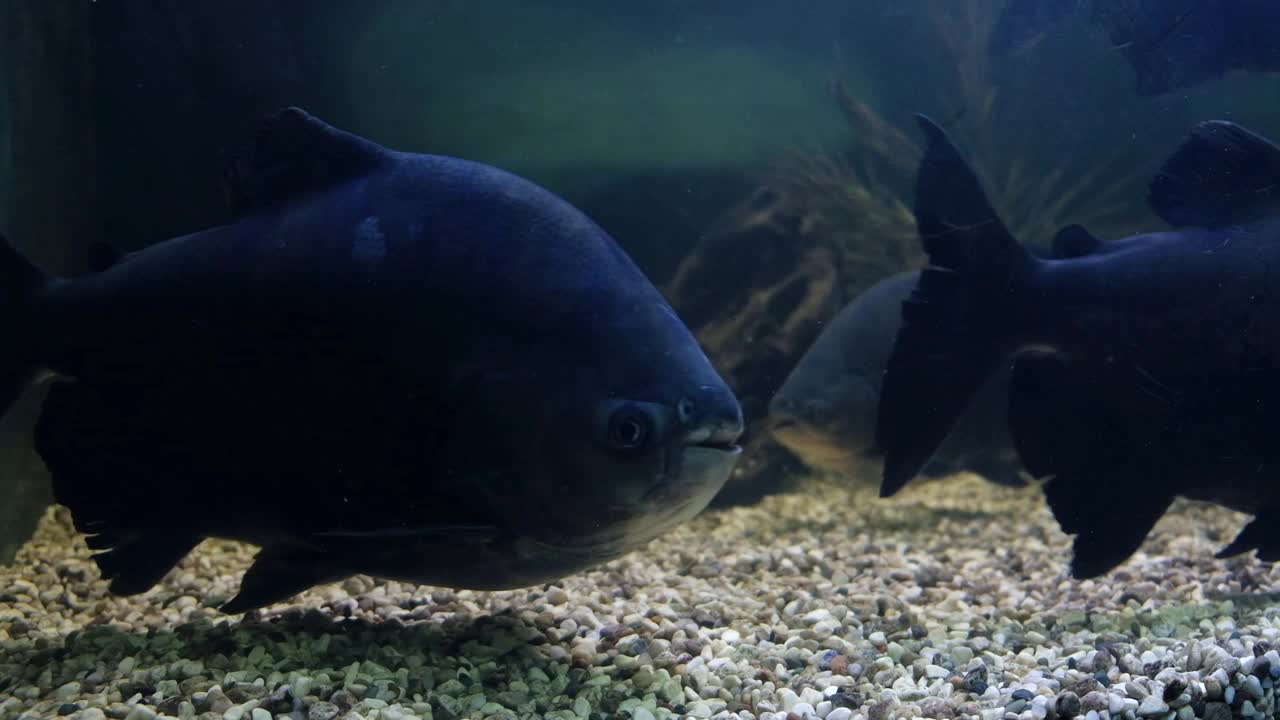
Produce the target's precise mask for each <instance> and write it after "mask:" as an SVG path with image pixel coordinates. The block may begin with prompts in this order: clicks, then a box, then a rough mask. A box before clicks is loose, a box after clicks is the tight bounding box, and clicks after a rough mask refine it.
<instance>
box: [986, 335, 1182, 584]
mask: <svg viewBox="0 0 1280 720" xmlns="http://www.w3.org/2000/svg"><path fill="white" fill-rule="evenodd" d="M1168 409H1169V405H1168V404H1167V403H1163V402H1159V401H1156V400H1154V399H1153V398H1151V397H1150V396H1149V395H1147V394H1144V393H1143V392H1142V390H1141V389H1140V388H1136V387H1135V386H1134V383H1133V382H1131V381H1130V376H1129V375H1126V374H1125V373H1123V372H1103V373H1099V372H1091V371H1086V370H1084V369H1082V368H1079V367H1073V366H1072V365H1071V364H1070V360H1069V358H1065V357H1060V356H1055V355H1037V354H1027V355H1023V356H1022V357H1019V358H1018V359H1017V361H1016V363H1015V365H1014V372H1013V377H1012V379H1011V381H1010V392H1009V423H1010V431H1011V432H1012V434H1013V437H1014V443H1015V445H1016V447H1017V448H1018V453H1019V455H1020V456H1021V457H1022V461H1023V464H1024V466H1025V467H1026V469H1027V471H1028V472H1029V473H1030V474H1031V475H1032V476H1034V477H1037V478H1042V479H1047V481H1046V482H1045V485H1044V493H1045V498H1046V500H1047V501H1048V504H1049V508H1050V509H1051V510H1052V511H1053V516H1054V519H1055V520H1057V522H1058V526H1059V527H1061V528H1062V531H1063V532H1065V533H1067V534H1068V535H1074V536H1075V539H1074V541H1073V544H1072V558H1071V575H1072V577H1074V578H1076V579H1085V578H1091V577H1096V576H1098V575H1101V574H1103V573H1106V572H1107V571H1109V570H1111V569H1113V568H1115V567H1116V566H1117V565H1119V564H1120V563H1122V562H1124V561H1125V560H1126V559H1127V558H1128V557H1129V556H1130V555H1132V554H1133V553H1134V552H1135V551H1137V549H1138V548H1139V547H1140V546H1141V545H1142V543H1143V541H1144V540H1145V539H1146V537H1147V535H1148V533H1150V532H1151V529H1152V528H1153V527H1154V526H1155V524H1156V522H1157V521H1159V519H1160V517H1161V516H1162V515H1164V513H1165V511H1166V510H1168V508H1169V505H1170V504H1171V503H1172V502H1173V499H1174V497H1175V495H1176V489H1177V487H1178V485H1177V482H1176V480H1175V479H1174V473H1172V472H1170V470H1171V469H1170V467H1169V463H1170V462H1171V461H1170V460H1169V458H1168V457H1166V456H1165V454H1164V453H1163V452H1162V449H1167V447H1166V446H1165V445H1164V444H1162V443H1165V442H1167V441H1168V438H1165V437H1163V436H1162V435H1161V433H1162V432H1163V430H1162V428H1164V427H1166V426H1167V425H1168V422H1167V418H1165V417H1163V416H1162V413H1163V412H1166V411H1167V410H1168Z"/></svg>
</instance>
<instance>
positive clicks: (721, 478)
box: [489, 308, 743, 557]
mask: <svg viewBox="0 0 1280 720" xmlns="http://www.w3.org/2000/svg"><path fill="white" fill-rule="evenodd" d="M666 312H667V313H670V310H669V308H668V309H667V310H666ZM632 320H634V319H632ZM659 320H660V322H656V323H653V324H650V325H645V324H643V323H642V324H639V325H637V324H636V323H635V322H634V321H633V322H628V323H626V325H627V327H626V328H625V330H626V332H625V333H622V337H618V336H617V334H614V333H608V334H606V333H601V335H602V336H603V337H597V338H594V340H593V342H592V343H591V344H590V346H589V347H584V346H581V345H576V346H575V345H574V344H573V343H570V342H562V343H556V344H551V345H546V346H544V347H542V348H539V349H538V350H535V351H530V352H528V353H527V354H526V356H525V357H526V359H527V360H528V363H529V366H531V367H534V368H536V373H535V374H534V375H532V376H530V377H529V380H528V382H526V383H524V384H523V385H524V386H525V391H524V392H525V395H526V397H527V398H528V399H529V401H530V402H531V403H533V405H532V406H531V408H530V412H529V413H527V414H526V417H532V418H534V421H533V422H532V424H531V425H530V426H529V427H527V428H525V430H526V431H527V432H526V433H525V437H527V441H526V442H524V443H523V444H522V447H521V448H520V449H519V451H518V452H517V453H516V455H515V456H516V457H518V458H519V460H520V463H519V465H520V466H519V471H518V472H516V473H511V474H508V475H507V476H506V477H505V479H504V481H503V483H502V484H501V486H500V487H495V488H494V490H492V491H491V492H490V493H489V497H490V503H491V505H492V507H493V509H494V511H495V512H496V513H497V514H498V515H499V516H500V517H501V518H502V520H503V522H504V524H506V525H507V526H508V527H511V528H512V529H513V530H515V531H516V533H517V534H519V535H521V536H523V537H524V538H526V539H528V540H531V541H533V542H534V544H536V545H538V546H541V547H542V551H543V552H550V551H554V552H564V553H591V554H595V555H598V556H600V557H612V556H617V555H619V554H621V553H623V552H627V551H630V550H632V549H635V548H638V547H640V546H642V545H644V544H646V543H648V542H649V541H651V540H653V539H654V538H657V537H659V536H661V535H663V534H665V533H667V532H669V531H670V530H671V529H673V528H675V527H676V526H678V525H680V524H682V523H684V522H685V521H687V520H689V519H691V518H692V517H694V516H695V515H697V514H698V513H699V512H701V511H702V510H703V509H704V508H705V507H706V506H707V505H708V504H709V503H710V502H711V500H712V498H713V497H714V496H715V495H716V494H717V493H718V492H719V491H720V489H721V488H722V487H723V486H724V484H725V482H726V481H727V480H728V478H729V475H730V473H731V472H732V470H733V468H734V466H735V464H736V463H737V460H738V457H739V455H740V453H741V448H740V447H739V446H738V445H737V441H738V439H739V437H740V435H741V434H742V432H743V415H742V409H741V407H740V405H739V403H738V400H737V398H736V397H735V396H734V394H733V392H732V391H731V390H730V389H729V387H728V386H727V385H726V384H725V382H724V380H723V379H722V378H721V377H720V376H719V374H718V373H717V372H716V371H715V370H714V369H713V368H712V366H711V364H710V362H709V361H708V360H707V358H706V357H705V355H704V354H703V353H702V351H701V349H700V348H699V347H698V345H697V343H696V341H695V340H694V338H693V337H692V335H691V334H690V333H689V332H688V331H687V330H686V329H684V326H683V325H678V323H679V321H678V320H676V319H675V318H674V313H670V316H669V317H668V318H666V319H665V320H664V319H659ZM675 325H678V327H676V326H675ZM526 545H529V544H528V543H526Z"/></svg>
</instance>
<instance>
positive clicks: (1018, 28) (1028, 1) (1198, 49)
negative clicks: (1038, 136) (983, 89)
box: [990, 0, 1280, 96]
mask: <svg viewBox="0 0 1280 720" xmlns="http://www.w3.org/2000/svg"><path fill="white" fill-rule="evenodd" d="M1077 13H1079V14H1082V15H1084V17H1085V19H1086V20H1087V21H1088V22H1090V23H1091V24H1093V25H1095V26H1098V27H1101V28H1103V29H1104V30H1105V31H1106V32H1107V34H1108V36H1109V39H1110V41H1111V43H1112V45H1113V46H1114V47H1115V48H1116V49H1117V50H1118V51H1119V52H1121V53H1122V54H1123V55H1124V57H1125V59H1126V60H1127V61H1128V62H1129V65H1130V66H1132V67H1133V70H1134V72H1135V73H1136V79H1135V86H1134V91H1135V92H1136V93H1137V94H1138V95H1142V96H1149V95H1160V94H1163V93H1167V92H1170V91H1172V90H1178V89H1181V88H1187V87H1191V86H1193V85H1198V84H1200V83H1203V82H1206V81H1208V80H1212V79H1214V78H1217V77H1219V76H1221V75H1223V74H1225V73H1227V72H1230V71H1233V70H1244V71H1252V72H1263V71H1277V70H1280V36H1277V33H1276V32H1275V28H1276V27H1278V26H1280V3H1277V2H1275V0H1012V2H1010V3H1009V4H1008V5H1006V6H1005V8H1004V10H1003V11H1002V12H1001V14H1000V16H999V18H998V19H997V21H996V25H995V27H994V28H993V30H992V34H991V40H990V49H991V52H992V53H994V54H995V55H997V56H999V55H1006V54H1009V53H1012V52H1017V51H1019V50H1021V49H1024V48H1026V47H1028V46H1029V45H1031V44H1033V43H1034V42H1035V41H1036V40H1037V39H1039V38H1040V37H1042V36H1043V34H1044V32H1045V31H1047V30H1048V29H1049V28H1051V27H1052V26H1053V25H1054V24H1055V23H1057V22H1058V21H1060V20H1063V19H1065V18H1067V17H1069V16H1071V15H1073V14H1077Z"/></svg>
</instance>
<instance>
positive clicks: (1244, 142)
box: [877, 117, 1280, 578]
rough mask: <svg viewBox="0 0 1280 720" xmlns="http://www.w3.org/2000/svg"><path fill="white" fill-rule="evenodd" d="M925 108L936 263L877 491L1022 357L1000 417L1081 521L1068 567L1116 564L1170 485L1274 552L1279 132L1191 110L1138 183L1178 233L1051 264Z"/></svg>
mask: <svg viewBox="0 0 1280 720" xmlns="http://www.w3.org/2000/svg"><path fill="white" fill-rule="evenodd" d="M919 119H920V124H921V126H922V127H923V128H924V131H925V134H926V135H927V137H928V147H927V150H926V152H925V156H924V159H923V160H922V162H921V165H920V169H919V175H918V177H917V181H916V189H915V214H916V220H917V223H918V226H919V233H920V237H921V239H922V240H923V243H924V247H925V250H926V251H927V252H928V254H929V261H930V263H931V265H930V267H929V268H927V269H926V270H925V271H924V272H922V273H921V275H920V280H919V282H918V283H917V285H916V288H915V290H914V292H913V293H912V295H911V297H910V299H909V300H908V301H907V302H906V303H904V305H903V308H902V313H903V327H902V330H901V331H900V332H899V333H898V337H897V340H896V342H895V344H894V349H893V353H892V355H891V356H890V359H889V363H888V369H887V371H886V374H885V380H884V388H883V392H882V396H881V403H880V414H879V426H878V434H877V440H878V442H879V445H880V446H881V448H883V450H884V453H885V463H884V478H883V484H882V486H881V494H882V495H884V496H888V495H892V494H894V493H895V492H897V491H898V489H900V488H901V487H902V486H903V485H904V484H905V483H907V482H908V481H910V480H911V478H912V477H913V476H915V474H916V473H917V472H918V471H919V469H920V467H921V466H923V465H924V463H925V462H927V461H928V459H929V457H930V456H931V455H932V454H933V452H934V451H935V450H936V449H937V447H938V446H939V444H940V443H941V442H942V439H943V438H944V437H945V436H946V434H947V432H948V430H949V429H950V428H951V426H952V425H954V424H955V422H956V419H957V418H958V417H959V415H960V414H961V413H962V412H963V410H964V408H965V406H966V405H967V404H968V402H969V400H970V398H972V397H973V395H974V393H975V392H977V390H978V388H980V387H981V386H982V384H983V383H984V382H985V381H986V379H987V378H988V377H990V375H991V374H992V373H994V372H996V371H997V369H998V368H999V367H1000V366H1001V365H1002V364H1003V363H1005V362H1007V359H1008V358H1009V357H1011V356H1019V363H1018V365H1017V366H1016V367H1015V370H1014V375H1013V378H1012V380H1011V388H1012V389H1011V398H1012V399H1011V405H1010V428H1011V431H1012V433H1013V437H1014V442H1015V444H1016V446H1017V448H1018V451H1019V454H1020V456H1021V457H1022V460H1023V463H1024V465H1025V467H1026V468H1027V470H1028V471H1029V472H1030V473H1031V474H1032V475H1033V476H1035V477H1037V478H1047V482H1046V484H1045V488H1044V489H1045V494H1046V497H1047V499H1048V502H1049V505H1050V507H1051V508H1052V510H1053V514H1054V516H1055V517H1056V518H1057V520H1058V523H1059V524H1060V525H1061V527H1062V529H1063V530H1064V531H1065V532H1067V533H1069V534H1073V535H1075V540H1074V546H1073V547H1074V551H1073V558H1072V562H1071V572H1072V574H1073V575H1074V576H1075V577H1077V578H1084V577H1091V576H1095V575H1098V574H1101V573H1104V572H1106V571H1108V570H1110V569H1111V568H1113V567H1115V566H1116V565H1117V564H1119V563H1121V562H1123V561H1124V560H1125V559H1126V558H1128V557H1129V556H1130V555H1131V554H1132V553H1133V552H1134V551H1135V550H1136V549H1137V548H1138V547H1139V546H1140V545H1141V543H1142V541H1143V540H1144V539H1145V537H1146V536H1147V534H1148V532H1149V531H1150V530H1151V528H1152V526H1153V525H1154V524H1155V523H1156V521H1157V520H1158V519H1159V518H1160V517H1161V516H1162V515H1163V514H1164V512H1165V510H1166V509H1167V508H1168V507H1169V504H1170V503H1171V502H1172V501H1173V499H1174V498H1175V497H1177V496H1183V497H1187V498H1191V499H1196V500H1204V501H1209V502H1214V503H1218V504H1220V505H1224V506H1226V507H1229V508H1233V509H1235V510H1238V511H1242V512H1247V513H1251V514H1253V515H1254V519H1253V521H1252V522H1250V523H1249V524H1248V526H1246V527H1245V529H1244V530H1243V531H1242V532H1241V533H1240V534H1239V535H1238V536H1237V537H1236V539H1235V540H1234V541H1233V542H1231V543H1230V544H1229V545H1228V546H1226V547H1225V548H1223V549H1222V550H1221V551H1220V552H1219V553H1218V556H1219V557H1226V556H1230V555H1235V554H1238V553H1243V552H1246V551H1248V550H1252V549H1256V550H1257V551H1258V557H1259V558H1261V559H1263V560H1267V561H1271V560H1276V559H1280V482H1277V479H1276V478H1277V473H1280V443H1277V442H1276V441H1275V428H1276V427H1277V426H1278V425H1280V323H1278V322H1277V318H1280V292H1277V288H1280V274H1278V273H1280V205H1278V203H1277V201H1278V200H1280V147H1277V146H1276V145H1274V144H1272V143H1270V142H1269V141H1267V140H1265V139H1263V138H1261V137H1259V136H1257V135H1255V134H1253V133H1251V132H1249V131H1248V130H1246V129H1244V128H1241V127H1239V126H1237V125H1234V124H1231V123H1227V122H1221V121H1212V122H1205V123H1201V124H1200V125H1198V126H1196V127H1195V128H1194V130H1193V131H1192V132H1191V133H1190V135H1189V136H1188V138H1187V139H1186V140H1185V141H1184V143H1183V144H1182V145H1181V146H1180V147H1179V148H1178V150H1177V151H1176V152H1175V153H1174V154H1173V155H1172V156H1171V157H1170V158H1168V160H1166V162H1165V164H1164V166H1163V167H1162V168H1161V171H1160V172H1159V173H1158V174H1157V176H1156V177H1155V178H1154V179H1153V180H1152V181H1151V184H1150V189H1149V201H1150V204H1151V206H1152V208H1153V209H1154V210H1155V212H1156V213H1157V214H1158V215H1159V216H1160V217H1161V218H1162V219H1164V220H1165V221H1166V222H1168V223H1170V224H1171V225H1173V226H1174V227H1175V229H1174V230H1172V231H1169V232H1159V233H1151V234H1145V235H1137V236H1133V237H1128V238H1124V239H1121V240H1116V241H1113V242H1109V243H1106V244H1104V245H1101V246H1100V247H1098V248H1097V249H1096V250H1095V251H1093V252H1090V253H1088V254H1084V255H1083V256H1081V257H1075V258H1070V259H1059V260H1046V259H1039V258H1036V257H1034V256H1032V255H1031V254H1030V253H1028V252H1027V251H1026V250H1025V249H1024V248H1023V247H1022V246H1021V245H1019V244H1018V242H1017V241H1016V240H1015V239H1014V238H1013V237H1012V236H1011V235H1010V233H1009V231H1008V230H1007V229H1006V228H1005V226H1004V224H1003V223H1002V222H1001V220H1000V218H999V217H997V216H996V214H995V212H994V211H993V210H992V208H991V205H990V203H988V201H987V198H986V196H985V194H984V192H983V190H982V188H981V186H980V185H979V183H978V180H977V178H976V176H975V175H974V173H973V171H972V170H971V169H970V168H969V166H968V165H967V164H966V163H965V161H964V160H963V159H962V157H961V156H960V154H959V152H958V151H957V150H956V148H955V147H954V146H953V145H952V144H951V142H950V140H949V139H948V138H947V136H946V135H945V133H944V132H943V131H942V130H941V129H940V128H939V127H938V126H937V125H935V124H934V123H933V122H931V121H929V120H928V119H926V118H923V117H921V118H919ZM1022 353H1025V354H1022ZM1020 354H1021V355H1020ZM1024 361H1025V362H1024Z"/></svg>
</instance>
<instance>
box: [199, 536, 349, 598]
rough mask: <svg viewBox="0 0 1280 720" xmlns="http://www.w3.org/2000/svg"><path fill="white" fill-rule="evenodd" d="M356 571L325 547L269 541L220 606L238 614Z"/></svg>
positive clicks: (342, 577) (335, 580)
mask: <svg viewBox="0 0 1280 720" xmlns="http://www.w3.org/2000/svg"><path fill="white" fill-rule="evenodd" d="M354 574H355V572H354V571H351V570H348V569H346V568H344V567H342V566H341V565H339V564H337V563H335V561H334V559H333V556H332V555H331V554H329V553H326V552H324V551H323V550H314V549H309V548H305V547H297V546H292V545H269V546H267V547H264V548H263V549H262V550H260V551H259V552H258V555H257V557H255V558H254V561H253V565H251V566H249V569H248V570H246V571H245V574H244V577H243V578H241V579H240V592H238V593H237V594H236V596H235V597H233V598H231V599H230V600H229V601H227V602H226V603H225V604H223V605H222V607H220V608H219V609H220V610H222V612H224V613H227V614H229V615H239V614H240V613H244V612H248V611H249V610H253V609H255V608H260V607H265V606H267V605H271V604H273V603H278V602H283V601H285V600H288V599H289V598H291V597H293V596H294V595H297V594H298V593H300V592H302V591H304V590H307V589H309V588H311V587H314V586H316V585H323V584H325V583H330V582H337V581H339V580H342V579H345V578H347V577H350V576H351V575H354Z"/></svg>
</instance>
